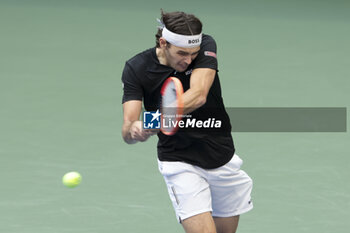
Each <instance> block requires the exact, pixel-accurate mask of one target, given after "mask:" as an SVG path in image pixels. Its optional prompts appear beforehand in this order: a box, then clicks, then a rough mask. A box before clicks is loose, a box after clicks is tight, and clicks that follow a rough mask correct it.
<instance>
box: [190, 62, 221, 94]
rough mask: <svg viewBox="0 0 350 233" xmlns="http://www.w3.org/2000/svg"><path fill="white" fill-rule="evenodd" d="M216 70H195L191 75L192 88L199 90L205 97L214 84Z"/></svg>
mask: <svg viewBox="0 0 350 233" xmlns="http://www.w3.org/2000/svg"><path fill="white" fill-rule="evenodd" d="M215 75H216V70H214V69H210V68H198V69H194V70H193V72H192V75H191V80H190V88H192V89H198V90H200V91H201V92H202V95H205V97H206V96H207V95H208V92H209V90H210V87H211V85H212V84H213V82H214V79H215Z"/></svg>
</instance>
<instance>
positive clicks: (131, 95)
mask: <svg viewBox="0 0 350 233" xmlns="http://www.w3.org/2000/svg"><path fill="white" fill-rule="evenodd" d="M122 83H123V84H122V85H123V100H122V103H125V102H127V101H129V100H142V97H143V89H142V86H141V84H140V83H139V80H138V78H137V76H136V74H135V72H134V71H133V69H132V68H131V66H130V65H129V64H128V63H125V67H124V70H123V75H122Z"/></svg>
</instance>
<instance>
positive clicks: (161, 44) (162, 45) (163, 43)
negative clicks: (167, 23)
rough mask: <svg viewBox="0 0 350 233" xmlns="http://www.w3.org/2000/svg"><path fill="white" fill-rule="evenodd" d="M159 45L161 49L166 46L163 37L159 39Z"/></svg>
mask: <svg viewBox="0 0 350 233" xmlns="http://www.w3.org/2000/svg"><path fill="white" fill-rule="evenodd" d="M159 45H160V47H161V48H165V47H166V46H167V43H166V39H164V37H160V38H159Z"/></svg>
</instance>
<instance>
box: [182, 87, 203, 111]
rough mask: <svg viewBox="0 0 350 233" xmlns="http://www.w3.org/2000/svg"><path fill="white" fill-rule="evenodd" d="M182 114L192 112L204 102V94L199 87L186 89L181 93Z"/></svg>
mask: <svg viewBox="0 0 350 233" xmlns="http://www.w3.org/2000/svg"><path fill="white" fill-rule="evenodd" d="M183 102H184V105H183V108H184V109H183V114H187V113H190V112H193V111H194V110H196V109H197V108H199V107H201V106H202V105H204V104H205V102H206V96H205V95H204V94H203V91H201V90H199V89H188V90H187V91H186V92H185V93H184V94H183Z"/></svg>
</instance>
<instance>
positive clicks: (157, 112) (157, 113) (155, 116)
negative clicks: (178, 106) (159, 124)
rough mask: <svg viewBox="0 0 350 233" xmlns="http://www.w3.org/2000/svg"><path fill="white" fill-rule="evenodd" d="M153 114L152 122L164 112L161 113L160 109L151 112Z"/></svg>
mask: <svg viewBox="0 0 350 233" xmlns="http://www.w3.org/2000/svg"><path fill="white" fill-rule="evenodd" d="M151 115H152V116H153V118H152V120H151V122H152V121H154V120H156V119H158V117H160V115H162V114H160V113H159V109H158V110H157V111H156V112H155V113H151Z"/></svg>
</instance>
